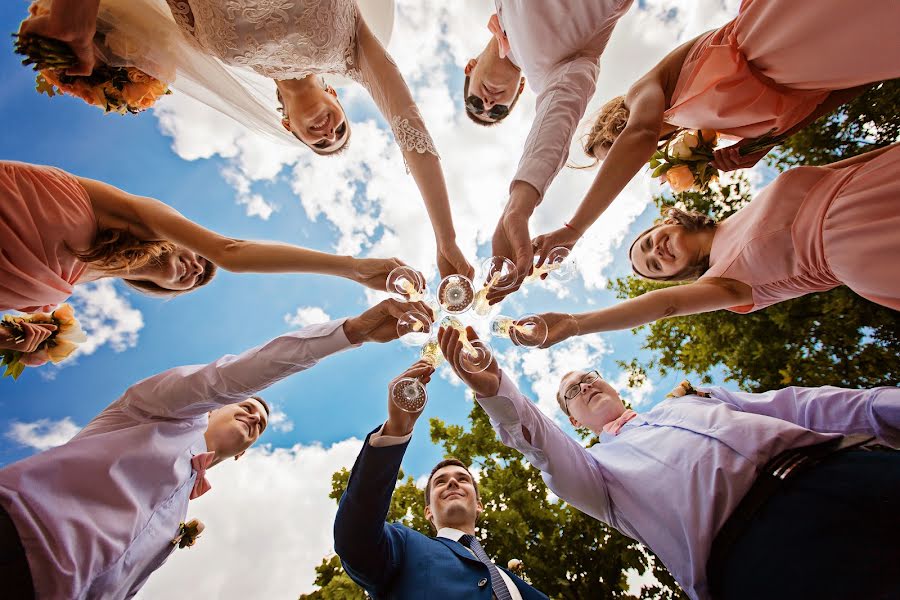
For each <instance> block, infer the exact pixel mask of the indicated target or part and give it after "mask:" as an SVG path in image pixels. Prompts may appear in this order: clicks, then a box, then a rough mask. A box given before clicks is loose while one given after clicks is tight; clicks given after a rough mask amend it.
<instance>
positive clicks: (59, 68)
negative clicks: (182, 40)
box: [13, 3, 172, 114]
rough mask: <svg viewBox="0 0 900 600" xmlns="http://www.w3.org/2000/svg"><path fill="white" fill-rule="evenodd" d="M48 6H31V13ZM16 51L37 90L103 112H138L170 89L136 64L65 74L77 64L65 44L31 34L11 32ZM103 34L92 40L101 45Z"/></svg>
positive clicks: (38, 13) (38, 12)
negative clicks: (30, 71)
mask: <svg viewBox="0 0 900 600" xmlns="http://www.w3.org/2000/svg"><path fill="white" fill-rule="evenodd" d="M46 11H47V9H46V8H45V7H42V6H38V5H37V3H35V4H32V5H31V9H30V12H31V14H32V15H33V16H37V15H40V14H44V13H46ZM13 37H15V38H16V42H15V51H16V53H18V54H21V55H22V56H24V57H25V59H24V60H23V61H22V64H23V65H25V66H28V65H32V66H33V67H32V68H33V69H34V70H35V71H37V72H38V75H37V78H36V82H37V85H36V89H37V91H38V93H41V94H47V95H48V96H51V97H52V96H57V95H60V94H64V95H69V96H75V97H76V98H81V99H82V100H84V101H85V102H87V103H88V104H91V105H93V106H99V107H100V108H102V109H103V111H104V112H106V113H110V112H115V113H119V114H125V113H132V114H135V113H139V112H141V111H143V110H146V109H148V108H150V107H151V106H153V104H154V103H155V102H156V101H157V100H158V99H159V98H160V97H161V96H165V95H167V94H171V93H172V92H171V91H170V90H169V87H168V85H167V84H166V83H164V82H162V81H160V80H159V79H156V78H155V77H152V76H150V75H148V74H147V73H145V72H143V71H141V70H140V69H137V68H135V67H114V66H111V65H108V64H98V65H97V66H96V67H95V68H94V71H93V72H92V73H91V74H90V75H67V74H66V70H67V69H69V68H71V67H74V66H76V65H77V64H78V59H77V58H76V57H75V54H74V53H73V52H72V50H71V48H69V46H68V44H66V43H64V42H61V41H59V40H54V39H50V38H46V37H43V36H39V35H33V34H21V35H20V34H13ZM103 37H104V36H103V34H101V33H98V34H97V35H96V36H95V37H94V40H95V42H97V43H99V44H103V39H100V40H98V38H103Z"/></svg>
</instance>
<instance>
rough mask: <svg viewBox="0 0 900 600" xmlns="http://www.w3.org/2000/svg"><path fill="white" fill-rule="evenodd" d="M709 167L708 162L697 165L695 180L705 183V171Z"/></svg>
mask: <svg viewBox="0 0 900 600" xmlns="http://www.w3.org/2000/svg"><path fill="white" fill-rule="evenodd" d="M707 167H709V163H708V162H702V163H699V164H698V165H697V178H698V179H699V180H700V183H706V181H707V179H706V169H707Z"/></svg>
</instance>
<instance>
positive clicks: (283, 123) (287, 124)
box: [281, 117, 291, 131]
mask: <svg viewBox="0 0 900 600" xmlns="http://www.w3.org/2000/svg"><path fill="white" fill-rule="evenodd" d="M281 126H282V127H284V128H285V129H287V130H288V131H290V130H291V120H290V119H288V118H287V117H282V118H281Z"/></svg>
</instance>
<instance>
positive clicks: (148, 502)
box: [0, 320, 350, 600]
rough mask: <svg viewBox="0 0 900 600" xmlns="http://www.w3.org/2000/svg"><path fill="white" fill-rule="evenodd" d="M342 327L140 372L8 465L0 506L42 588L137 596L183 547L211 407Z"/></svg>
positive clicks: (329, 350)
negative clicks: (49, 444)
mask: <svg viewBox="0 0 900 600" xmlns="http://www.w3.org/2000/svg"><path fill="white" fill-rule="evenodd" d="M342 324H343V320H340V321H332V322H330V323H324V324H321V325H311V326H308V327H305V328H303V329H301V330H299V331H295V332H292V333H287V334H284V335H281V336H279V337H277V338H275V339H273V340H271V341H270V342H267V343H266V344H263V345H262V346H259V347H257V348H253V349H252V350H248V351H246V352H244V353H243V354H240V355H239V356H233V355H228V356H223V357H222V358H220V359H219V360H217V361H215V362H212V363H210V364H208V365H194V366H186V367H176V368H174V369H169V370H168V371H165V372H163V373H160V374H158V375H154V376H152V377H149V378H147V379H144V380H143V381H140V382H138V383H136V384H134V385H133V386H131V387H130V388H128V389H127V390H126V391H125V393H124V394H123V395H122V396H121V397H120V398H119V399H118V400H116V401H115V402H113V403H112V404H111V405H110V406H109V407H107V408H106V409H104V410H103V412H101V413H100V414H99V415H98V416H97V417H96V418H94V419H93V420H92V421H91V422H90V423H88V425H87V427H85V428H84V429H82V430H81V431H80V432H79V433H78V435H76V436H75V437H74V438H72V439H71V440H70V441H69V442H67V443H65V444H63V445H62V446H57V447H56V448H51V449H50V450H47V451H45V452H41V453H40V454H36V455H34V456H31V457H29V458H26V459H24V460H21V461H19V462H16V463H14V464H12V465H9V466H7V467H5V468H4V469H2V470H0V505H2V506H3V509H4V510H6V512H7V513H9V516H10V517H11V518H12V520H13V522H14V523H15V525H16V530H17V531H18V533H19V537H20V539H21V541H22V546H23V547H24V548H25V552H26V554H27V556H28V564H29V567H30V569H31V575H32V580H33V581H34V587H35V594H36V597H37V598H38V599H43V598H47V599H52V600H57V599H63V598H65V599H69V598H79V599H83V598H84V599H88V598H89V599H93V598H130V597H132V596H133V595H134V594H136V593H137V591H138V590H139V589H140V587H141V586H142V585H143V584H144V583H145V582H146V580H147V577H149V576H150V574H151V573H152V572H153V571H155V570H156V569H158V568H159V567H160V566H161V565H162V564H163V562H165V560H166V558H167V557H168V556H169V554H170V553H171V552H172V550H173V549H174V548H175V546H174V545H173V544H172V543H171V541H172V538H174V537H175V535H176V534H177V533H178V528H179V523H180V522H182V521H184V520H185V516H186V515H187V511H188V497H189V495H190V493H191V488H192V487H193V484H194V480H195V479H196V472H195V471H194V470H193V468H192V467H191V458H192V457H193V456H194V455H196V454H202V453H204V452H206V451H207V447H206V441H205V438H204V436H203V434H204V432H205V431H206V428H207V425H208V419H207V413H208V412H209V411H211V410H215V409H217V408H220V407H222V406H224V405H227V404H231V403H235V402H242V401H244V400H246V399H247V397H248V396H251V395H253V394H254V393H256V392H259V391H260V390H263V389H265V388H267V387H269V386H270V385H272V384H274V383H276V382H277V381H279V380H281V379H283V378H285V377H287V376H288V375H291V374H293V373H296V372H298V371H303V370H305V369H308V368H310V367H312V366H314V365H315V364H316V363H317V362H318V361H319V360H320V359H322V358H324V357H326V356H328V355H330V354H334V353H336V352H339V351H341V350H344V349H346V348H348V347H350V342H349V341H348V340H347V337H346V335H344V330H343V327H342ZM213 493H215V491H214V490H213ZM201 543H202V542H201Z"/></svg>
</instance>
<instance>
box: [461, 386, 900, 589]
mask: <svg viewBox="0 0 900 600" xmlns="http://www.w3.org/2000/svg"><path fill="white" fill-rule="evenodd" d="M704 391H708V392H709V393H710V394H711V397H709V398H701V397H699V396H684V397H682V398H672V399H668V400H665V401H663V402H661V403H659V404H658V405H656V406H655V407H654V408H652V409H651V410H650V411H648V412H647V413H644V414H638V415H637V416H636V417H635V418H633V419H632V420H631V421H629V422H628V423H626V424H625V425H624V426H623V427H622V429H621V430H620V431H619V434H618V435H612V434H609V433H606V432H604V433H602V434H601V436H600V443H599V444H595V445H594V446H592V447H591V448H584V447H583V446H582V445H581V444H580V443H579V442H578V441H576V440H574V439H572V438H571V437H569V436H568V435H567V434H566V433H565V432H564V431H563V430H562V429H560V428H559V427H558V426H557V425H556V423H555V422H554V421H553V420H551V419H550V418H548V417H547V416H546V415H544V413H542V412H541V411H540V409H538V408H537V406H535V405H534V404H533V403H532V402H531V401H529V400H528V399H527V398H526V397H525V396H523V395H522V394H521V393H520V392H519V390H518V389H517V388H516V386H515V384H514V383H512V382H511V381H510V380H509V378H508V377H506V376H505V375H501V383H500V389H499V390H498V392H497V395H496V396H493V397H489V398H484V397H478V398H477V401H478V403H479V404H480V405H481V407H482V408H484V410H485V412H487V413H488V415H489V416H490V419H491V424H492V425H493V426H494V429H495V430H496V431H497V432H498V434H499V435H500V439H501V441H502V442H503V443H504V444H505V445H507V446H509V447H511V448H515V449H516V450H518V451H519V452H521V453H522V454H523V455H524V456H525V458H526V459H528V461H529V462H530V463H531V464H532V465H534V466H535V467H537V468H538V469H540V470H541V475H542V477H543V479H544V482H545V483H546V484H547V486H548V487H549V488H550V489H551V490H553V493H555V494H556V495H557V496H559V497H560V498H561V499H563V500H565V501H566V502H568V503H569V504H571V505H572V506H574V507H575V508H577V509H578V510H580V511H582V512H584V513H586V514H588V515H590V516H592V517H594V518H595V519H598V520H600V521H603V522H604V523H607V524H609V525H611V526H612V527H615V528H616V529H618V530H619V531H621V532H622V533H624V534H625V535H627V536H629V537H631V538H634V539H635V540H637V541H639V542H641V543H642V544H644V545H645V546H648V547H649V548H650V549H652V550H653V551H654V552H655V553H656V555H657V556H659V558H660V560H662V562H663V563H664V564H665V565H666V567H667V568H668V569H669V572H670V573H672V576H673V577H674V578H675V580H676V581H678V583H679V585H681V587H683V588H684V590H685V591H686V592H687V594H688V596H690V597H691V598H693V599H694V600H698V599H706V598H709V592H708V589H707V583H706V563H707V560H708V558H709V550H710V547H711V545H712V542H713V539H714V538H715V535H716V533H718V531H719V529H720V528H721V526H722V525H723V524H724V523H725V521H726V520H727V519H728V517H729V516H730V515H731V513H732V512H733V511H734V509H735V507H736V506H737V505H738V503H739V502H740V501H741V499H742V498H743V497H744V495H745V494H746V493H747V491H748V490H749V489H750V486H751V485H752V484H753V482H754V481H755V480H756V477H757V474H758V472H759V469H761V468H762V467H763V466H764V465H765V464H766V463H767V462H768V461H769V459H771V458H773V457H775V456H776V455H778V454H779V453H781V452H782V451H784V450H787V449H790V448H797V447H801V446H808V445H812V444H816V443H819V442H823V441H826V440H828V439H832V438H834V437H835V436H836V435H838V434H842V433H844V434H851V433H865V434H868V435H873V436H876V437H878V438H879V439H881V440H883V441H884V442H886V443H887V444H890V445H891V446H894V447H900V388H896V387H882V388H875V389H871V390H848V389H841V388H836V387H828V386H826V387H821V388H800V387H791V388H785V389H782V390H777V391H772V392H766V393H764V394H749V393H743V392H731V391H728V390H725V389H722V388H718V387H711V388H706V389H705V390H704ZM523 429H524V430H527V431H528V435H529V438H530V441H528V440H527V439H526V436H525V433H524V432H523ZM773 543H777V541H773Z"/></svg>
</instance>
